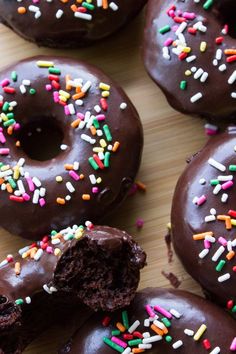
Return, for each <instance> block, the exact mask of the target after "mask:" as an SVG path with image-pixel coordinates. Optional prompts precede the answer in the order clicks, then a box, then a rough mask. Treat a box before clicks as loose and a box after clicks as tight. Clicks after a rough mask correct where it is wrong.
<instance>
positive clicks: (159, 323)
mask: <svg viewBox="0 0 236 354" xmlns="http://www.w3.org/2000/svg"><path fill="white" fill-rule="evenodd" d="M153 323H154V325H155V326H157V327H158V328H160V329H164V328H165V325H164V323H162V322H160V321H158V320H155V321H154V322H153Z"/></svg>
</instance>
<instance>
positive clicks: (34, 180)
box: [32, 177, 42, 187]
mask: <svg viewBox="0 0 236 354" xmlns="http://www.w3.org/2000/svg"><path fill="white" fill-rule="evenodd" d="M32 181H33V183H34V185H35V186H36V187H41V185H42V184H41V182H40V180H39V179H38V177H33V178H32Z"/></svg>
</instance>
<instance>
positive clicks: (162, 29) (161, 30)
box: [159, 25, 170, 34]
mask: <svg viewBox="0 0 236 354" xmlns="http://www.w3.org/2000/svg"><path fill="white" fill-rule="evenodd" d="M169 31H170V26H169V25H166V26H164V27H162V28H160V29H159V33H161V34H165V33H166V32H169Z"/></svg>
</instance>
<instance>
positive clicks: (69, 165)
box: [64, 163, 74, 171]
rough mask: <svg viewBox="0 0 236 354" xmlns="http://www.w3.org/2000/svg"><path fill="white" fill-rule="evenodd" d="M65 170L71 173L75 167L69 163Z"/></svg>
mask: <svg viewBox="0 0 236 354" xmlns="http://www.w3.org/2000/svg"><path fill="white" fill-rule="evenodd" d="M64 168H65V170H67V171H70V170H73V168H74V166H73V165H71V164H69V163H67V164H65V165H64Z"/></svg>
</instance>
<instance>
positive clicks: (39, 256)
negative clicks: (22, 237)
mask: <svg viewBox="0 0 236 354" xmlns="http://www.w3.org/2000/svg"><path fill="white" fill-rule="evenodd" d="M42 255H43V250H42V248H39V249H38V251H37V252H36V253H35V255H34V260H35V261H39V260H40V258H41V257H42Z"/></svg>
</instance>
